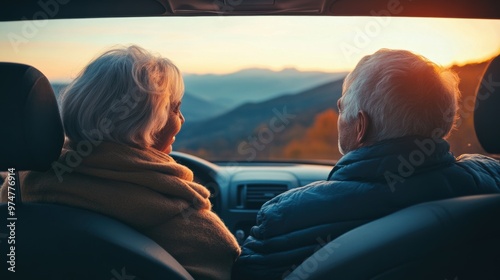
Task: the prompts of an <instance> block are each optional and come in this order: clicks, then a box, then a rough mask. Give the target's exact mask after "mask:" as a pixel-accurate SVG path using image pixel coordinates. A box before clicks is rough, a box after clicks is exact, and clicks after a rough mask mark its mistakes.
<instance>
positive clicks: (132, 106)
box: [61, 45, 184, 148]
mask: <svg viewBox="0 0 500 280" xmlns="http://www.w3.org/2000/svg"><path fill="white" fill-rule="evenodd" d="M183 93H184V83H183V80H182V75H181V73H180V71H179V69H178V68H177V67H176V66H175V65H174V64H173V63H172V62H171V61H170V60H168V59H167V58H163V57H161V56H159V55H153V54H151V53H149V52H147V51H146V50H144V49H142V48H140V47H138V46H135V45H132V46H129V47H118V48H114V49H111V50H109V51H107V52H105V53H103V54H102V55H100V56H99V57H97V58H96V59H94V60H93V61H92V62H90V63H89V64H88V65H87V66H86V67H85V68H84V69H83V70H82V72H81V73H80V74H79V75H78V76H77V78H76V79H75V80H74V81H73V82H72V83H71V84H70V85H69V86H68V87H67V88H66V90H65V91H64V92H63V93H62V100H61V107H62V110H61V111H62V119H63V124H64V129H65V132H66V135H67V137H68V138H69V139H70V140H72V141H81V140H94V141H95V140H104V141H111V142H116V143H122V144H126V145H130V146H133V147H138V148H150V147H151V146H153V145H154V144H155V142H156V140H157V139H156V138H155V136H156V134H157V133H158V132H159V131H160V130H161V129H162V128H163V127H164V126H165V124H166V123H167V119H168V112H169V110H170V106H171V104H172V103H174V102H179V101H180V100H181V98H182V95H183Z"/></svg>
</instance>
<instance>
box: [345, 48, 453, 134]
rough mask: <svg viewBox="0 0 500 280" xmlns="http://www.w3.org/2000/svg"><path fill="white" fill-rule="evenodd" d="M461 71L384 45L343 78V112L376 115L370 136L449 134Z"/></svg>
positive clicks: (349, 116) (351, 117)
mask: <svg viewBox="0 0 500 280" xmlns="http://www.w3.org/2000/svg"><path fill="white" fill-rule="evenodd" d="M459 97H460V91H459V89H458V77H457V75H456V74H455V73H453V72H452V71H451V70H448V69H445V68H442V67H440V66H438V65H436V64H435V63H433V62H431V61H429V60H428V59H426V58H425V57H423V56H419V55H416V54H414V53H412V52H409V51H404V50H388V49H381V50H379V51H377V52H375V53H374V54H372V55H368V56H365V57H363V58H362V59H361V60H360V61H359V63H358V64H357V65H356V67H355V69H354V70H353V71H352V72H351V73H350V74H349V75H348V76H347V77H346V79H345V80H344V84H343V92H342V98H341V106H342V111H341V114H343V115H342V116H343V118H344V119H345V120H346V121H347V122H351V121H352V120H354V119H355V118H356V117H357V114H358V112H359V111H361V110H362V111H365V112H366V113H367V114H368V116H369V118H370V120H371V125H372V126H371V129H370V131H369V132H368V140H370V141H375V142H376V141H381V140H384V139H391V138H397V137H402V136H409V135H419V136H424V137H433V138H438V137H446V136H447V135H448V134H449V132H450V131H451V129H452V128H453V126H454V124H455V122H456V118H457V109H458V99H459Z"/></svg>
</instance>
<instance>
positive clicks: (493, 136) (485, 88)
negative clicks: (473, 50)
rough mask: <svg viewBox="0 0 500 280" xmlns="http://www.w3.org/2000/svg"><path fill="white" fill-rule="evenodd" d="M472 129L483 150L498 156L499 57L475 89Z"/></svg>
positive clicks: (488, 68) (499, 117)
mask: <svg viewBox="0 0 500 280" xmlns="http://www.w3.org/2000/svg"><path fill="white" fill-rule="evenodd" d="M474 128H475V129H476V135H477V139H478V140H479V143H481V146H483V148H484V150H485V151H487V152H488V153H492V154H500V55H499V56H497V57H496V58H495V59H493V60H492V61H491V62H490V64H489V65H488V67H487V68H486V71H485V72H484V74H483V79H482V80H481V83H480V84H479V87H478V89H477V95H476V105H475V110H474Z"/></svg>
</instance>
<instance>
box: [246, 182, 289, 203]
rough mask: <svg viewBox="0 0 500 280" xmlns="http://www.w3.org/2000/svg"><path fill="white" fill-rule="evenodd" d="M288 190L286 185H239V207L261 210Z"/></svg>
mask: <svg viewBox="0 0 500 280" xmlns="http://www.w3.org/2000/svg"><path fill="white" fill-rule="evenodd" d="M287 190H288V186H287V185H284V184H242V185H238V197H237V205H238V206H237V207H238V208H244V209H260V207H261V206H262V204H264V203H265V202H266V201H268V200H270V199H271V198H273V197H275V196H277V195H279V194H280V193H283V192H285V191H287Z"/></svg>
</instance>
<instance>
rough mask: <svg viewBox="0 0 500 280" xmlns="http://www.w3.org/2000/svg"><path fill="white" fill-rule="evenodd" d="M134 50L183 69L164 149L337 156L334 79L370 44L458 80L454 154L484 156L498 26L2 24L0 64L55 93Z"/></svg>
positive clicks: (287, 20)
mask: <svg viewBox="0 0 500 280" xmlns="http://www.w3.org/2000/svg"><path fill="white" fill-rule="evenodd" d="M130 44H137V45H139V46H141V47H144V48H145V49H147V50H150V51H152V52H156V53H159V54H161V55H163V56H165V57H167V58H169V59H171V60H172V61H173V62H174V63H175V64H176V65H177V66H178V67H179V68H180V70H181V71H182V72H183V76H184V80H185V94H184V97H183V102H182V108H181V109H182V112H183V114H184V116H185V118H186V123H185V124H184V126H183V128H182V131H181V133H180V134H179V135H178V136H177V139H176V142H175V144H174V150H176V151H182V152H187V153H191V154H194V155H197V156H200V157H202V158H205V159H208V160H214V161H233V160H237V161H255V160H284V161H296V160H319V159H327V160H336V159H338V158H340V156H341V155H340V153H339V152H338V148H337V107H336V101H337V99H339V97H340V96H341V89H342V81H343V78H344V77H345V76H346V74H347V73H348V72H349V71H350V70H352V69H353V68H354V66H355V65H356V63H357V62H358V61H359V59H360V58H361V57H363V56H364V55H367V54H371V53H373V52H375V51H377V50H378V49H380V48H392V49H406V50H410V51H413V52H416V53H418V54H421V55H424V56H426V57H427V58H429V59H430V60H432V61H434V62H437V63H438V64H440V65H443V66H446V67H453V68H454V69H455V70H456V71H457V73H458V74H459V76H460V79H461V85H460V88H461V90H462V102H461V103H462V104H461V109H460V111H459V113H460V118H461V119H460V121H459V123H458V125H457V130H455V131H454V132H453V134H452V135H451V137H450V138H449V142H450V143H451V147H452V151H453V152H454V154H455V155H459V154H463V153H484V151H483V150H482V148H481V147H480V145H479V143H478V141H477V139H476V136H475V133H474V129H473V108H474V94H475V89H476V87H477V85H478V83H479V82H480V78H481V75H482V72H483V71H484V69H485V66H486V64H487V61H488V60H489V59H491V58H492V57H494V56H496V55H498V53H499V52H500V21H499V20H477V19H430V18H397V17H306V16H302V17H290V16H288V17H254V16H252V17H223V16H213V17H183V18H180V17H170V18H114V19H76V20H42V21H19V22H1V23H0V61H12V62H21V63H26V64H29V65H32V66H34V67H36V68H38V69H39V70H41V71H42V72H43V73H44V74H45V75H47V77H48V78H49V80H50V81H51V83H52V85H53V87H54V89H55V92H56V94H59V92H60V90H61V89H62V88H64V87H65V85H67V84H68V83H69V82H70V81H71V79H72V78H74V77H75V76H76V75H77V74H78V72H79V71H80V70H81V69H82V68H83V67H84V66H85V65H86V64H87V63H88V62H89V61H90V60H91V59H92V58H94V57H96V56H97V55H98V54H100V53H102V52H104V51H106V50H108V49H109V48H111V47H113V46H116V45H130Z"/></svg>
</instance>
